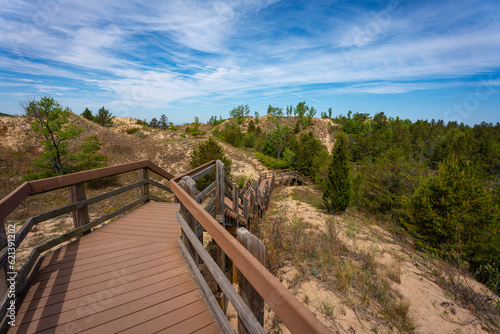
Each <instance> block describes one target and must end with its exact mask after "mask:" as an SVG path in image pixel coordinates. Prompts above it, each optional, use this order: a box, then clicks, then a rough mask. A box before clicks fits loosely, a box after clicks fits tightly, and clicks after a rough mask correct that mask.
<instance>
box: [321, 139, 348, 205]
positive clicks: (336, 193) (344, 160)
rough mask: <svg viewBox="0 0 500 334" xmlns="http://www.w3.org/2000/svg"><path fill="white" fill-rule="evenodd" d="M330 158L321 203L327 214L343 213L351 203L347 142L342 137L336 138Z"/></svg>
mask: <svg viewBox="0 0 500 334" xmlns="http://www.w3.org/2000/svg"><path fill="white" fill-rule="evenodd" d="M332 156H333V157H332V161H331V163H330V166H329V167H328V176H327V179H326V182H325V190H324V192H323V203H324V204H325V206H326V208H327V209H328V212H334V213H337V212H344V211H345V210H346V209H347V207H348V206H349V204H350V202H351V177H350V175H349V165H348V160H349V158H348V153H347V142H346V138H345V137H344V136H343V135H339V136H338V137H337V141H336V142H335V146H334V147H333V152H332Z"/></svg>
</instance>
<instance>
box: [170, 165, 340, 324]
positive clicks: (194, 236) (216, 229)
mask: <svg viewBox="0 0 500 334" xmlns="http://www.w3.org/2000/svg"><path fill="white" fill-rule="evenodd" d="M212 171H215V175H216V178H215V182H213V183H212V184H211V185H210V186H209V187H208V188H210V189H203V190H201V191H200V192H198V191H197V190H196V185H195V181H196V180H198V179H199V178H201V177H202V176H204V175H207V174H208V173H210V172H212ZM274 182H275V175H270V180H266V182H265V183H263V185H259V182H254V183H252V184H250V185H248V186H245V187H244V188H243V189H242V191H241V192H239V191H238V190H237V189H238V187H237V186H236V185H233V184H232V183H231V182H229V181H228V180H227V179H226V177H225V175H224V165H223V164H222V162H221V161H216V162H210V163H207V164H205V165H203V166H200V167H199V168H197V169H195V170H193V171H190V172H188V173H186V174H184V175H181V176H179V177H176V178H175V179H173V180H172V181H171V183H170V186H171V188H172V190H173V192H174V194H175V196H176V198H177V200H178V201H179V202H180V204H181V210H180V211H179V213H178V215H177V218H178V220H179V223H180V225H181V228H182V235H181V237H180V238H179V239H178V243H179V250H180V252H181V254H182V256H183V257H184V259H185V260H186V263H187V264H188V267H189V269H190V271H191V272H192V274H193V277H194V278H195V281H196V282H197V284H198V287H199V288H200V291H201V292H202V296H203V297H204V299H205V301H206V303H207V305H209V306H210V310H211V312H212V315H213V316H214V319H215V321H216V323H217V324H218V326H219V329H220V330H221V331H222V332H224V333H232V332H233V330H232V328H231V327H230V326H229V323H228V322H227V319H226V317H225V315H224V312H223V311H222V309H221V307H219V305H221V303H220V297H219V301H217V298H216V296H214V295H213V294H212V292H211V290H210V289H209V288H208V285H207V283H206V282H205V280H204V278H203V276H202V275H201V272H200V270H199V269H198V264H199V260H200V259H201V260H202V261H203V262H204V264H205V265H206V266H207V268H208V270H209V272H210V274H211V275H212V276H213V278H214V279H215V280H216V282H217V284H218V285H219V287H220V290H222V293H223V294H224V296H225V297H226V298H227V299H228V300H229V302H230V303H231V304H232V306H233V307H234V309H235V310H236V312H237V314H238V317H239V319H240V321H241V323H242V324H243V327H244V332H248V333H264V329H263V327H262V323H261V321H262V320H261V321H259V320H258V319H257V318H256V316H255V314H254V312H253V310H251V309H250V308H249V307H248V305H246V303H245V302H244V301H243V299H242V298H241V297H240V296H239V295H238V293H237V292H236V290H235V289H234V288H233V285H232V284H231V282H230V281H229V280H228V279H227V277H226V276H225V255H224V253H225V254H227V256H228V257H229V258H230V259H232V262H233V264H234V265H235V266H236V267H237V268H238V271H239V272H240V273H241V274H242V275H243V276H244V277H245V278H246V280H248V282H250V284H251V285H252V287H253V288H254V289H255V290H256V291H257V292H258V294H259V295H260V296H261V297H262V298H263V299H264V301H265V302H266V303H267V304H268V305H269V306H270V307H271V309H272V310H273V311H274V312H275V313H276V315H277V316H278V317H279V318H280V320H281V321H282V322H283V324H284V325H285V326H286V327H287V328H288V329H289V330H290V331H291V332H292V333H330V331H329V330H328V329H327V328H326V327H325V326H324V325H323V324H322V323H321V322H320V321H319V320H318V319H316V318H315V317H314V315H313V314H312V313H311V312H309V310H308V309H307V308H306V307H305V306H304V305H302V304H301V303H300V302H299V301H298V300H297V298H295V296H293V295H292V293H291V292H289V291H288V290H287V289H286V288H285V287H284V286H283V285H282V284H281V283H280V282H279V281H278V279H277V278H276V277H274V276H273V275H272V274H271V273H270V272H269V271H268V270H267V269H266V268H265V267H264V265H263V264H262V263H260V262H259V261H258V260H257V259H256V258H255V257H254V256H253V255H252V254H251V253H250V252H249V251H248V250H247V249H245V247H244V246H242V245H241V244H240V243H239V242H238V241H237V240H236V238H235V237H234V236H233V235H231V234H230V233H229V232H228V231H227V230H226V228H227V224H226V219H227V218H228V215H227V214H226V213H227V210H226V208H225V206H226V204H225V203H226V198H228V199H229V203H230V206H231V207H232V208H231V211H232V212H233V213H235V214H236V215H237V216H238V215H239V212H240V211H241V212H242V216H243V219H245V216H246V217H247V218H246V219H245V220H246V221H247V222H248V218H249V217H250V215H251V214H252V215H258V214H259V210H262V209H263V208H265V206H267V202H268V197H269V196H270V193H271V190H272V187H273V186H274ZM266 192H268V193H266ZM200 194H202V195H201V196H200ZM208 194H210V195H208ZM252 194H253V198H254V200H253V201H252V200H249V198H250V199H251V198H252ZM206 196H211V198H210V200H209V201H208V203H207V204H206V205H200V203H199V201H200V198H202V197H206ZM252 202H253V205H250V204H249V203H252ZM240 204H241V207H240ZM254 206H256V207H257V209H253V210H251V209H250V208H251V207H254ZM250 212H251V213H250ZM236 224H238V220H237V219H236ZM203 230H205V231H206V232H208V234H210V236H211V237H212V239H213V240H214V241H215V242H216V244H217V246H218V247H220V251H218V254H217V257H216V261H215V260H214V259H212V257H211V256H210V255H209V254H208V252H207V250H206V249H205V248H204V247H203V244H202V243H201V241H200V240H199V239H200V237H201V234H202V231H203ZM221 306H222V305H221Z"/></svg>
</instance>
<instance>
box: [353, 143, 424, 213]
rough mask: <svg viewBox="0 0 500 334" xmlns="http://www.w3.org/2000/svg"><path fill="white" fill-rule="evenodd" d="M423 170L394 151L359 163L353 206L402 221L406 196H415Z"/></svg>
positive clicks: (401, 153)
mask: <svg viewBox="0 0 500 334" xmlns="http://www.w3.org/2000/svg"><path fill="white" fill-rule="evenodd" d="M422 173H423V170H422V167H420V165H419V164H417V163H416V162H414V161H413V159H411V158H410V157H408V155H405V154H404V151H403V150H402V149H401V148H398V147H393V148H391V149H389V150H388V151H386V152H385V153H383V154H382V156H381V157H380V158H378V159H377V160H375V161H373V162H372V161H369V160H364V161H363V162H361V163H359V165H358V166H357V169H356V176H355V177H354V185H355V186H354V189H355V191H354V198H353V199H354V202H355V204H356V206H357V207H358V208H361V209H363V210H366V211H369V212H371V213H373V214H376V215H381V216H392V217H395V218H397V217H399V215H400V213H401V208H402V203H403V196H409V195H411V194H413V193H414V191H415V188H416V186H417V182H418V179H419V178H420V176H421V175H422Z"/></svg>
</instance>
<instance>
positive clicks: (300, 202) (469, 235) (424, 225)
mask: <svg viewBox="0 0 500 334" xmlns="http://www.w3.org/2000/svg"><path fill="white" fill-rule="evenodd" d="M229 114H230V115H231V116H232V117H231V118H229V119H223V118H222V117H221V116H216V115H214V116H212V117H210V119H209V120H208V121H207V123H203V122H202V121H200V119H199V117H195V119H194V122H192V123H187V124H184V125H174V124H172V123H171V122H169V121H168V117H167V116H166V115H165V114H162V115H159V116H158V117H157V118H156V117H155V118H153V119H151V121H149V122H148V121H146V120H137V119H131V118H124V117H113V116H112V111H110V110H108V109H106V108H105V107H104V106H103V107H102V108H101V109H99V111H98V112H97V114H95V115H94V113H93V112H92V111H91V110H89V109H88V108H87V109H85V110H84V111H83V112H82V113H81V116H80V115H77V114H74V113H73V112H71V110H70V109H69V108H67V107H65V108H63V107H62V106H61V105H59V104H58V103H57V102H56V101H55V100H54V99H52V98H48V97H45V98H42V99H40V100H39V101H35V100H30V101H28V102H27V103H26V104H25V115H24V116H23V117H7V116H2V117H1V118H0V121H1V124H0V131H1V132H0V134H1V135H2V136H3V137H4V138H5V140H4V142H3V143H2V144H1V145H0V151H1V152H0V153H2V158H1V160H0V171H1V173H2V176H3V178H2V181H1V182H2V191H1V195H2V197H3V196H5V195H7V194H8V193H9V192H10V191H12V190H13V189H14V188H15V187H16V186H18V185H19V184H20V183H22V182H23V181H24V180H30V179H34V178H39V177H48V176H52V175H60V174H65V173H71V172H76V171H81V170H87V169H93V168H98V167H101V166H105V165H115V164H120V163H125V162H131V161H137V160H143V159H149V160H151V161H153V162H155V163H157V164H158V165H160V166H162V167H163V168H165V170H167V171H169V172H171V173H173V174H174V175H175V174H179V173H182V172H184V171H187V170H189V169H191V168H193V167H195V166H199V165H201V164H203V163H205V162H206V161H208V160H210V159H212V157H213V156H217V157H220V159H227V161H232V163H231V173H228V175H229V176H230V177H231V178H232V181H233V182H237V183H239V184H241V185H243V182H244V181H245V180H246V179H256V178H258V176H259V173H261V172H263V171H268V170H280V169H292V170H296V171H299V172H300V173H302V174H304V175H306V176H309V177H310V178H311V179H312V180H314V183H315V185H314V186H311V187H301V190H299V191H295V190H294V189H292V188H290V189H291V190H278V194H279V196H278V195H276V196H278V197H275V198H274V199H273V201H274V204H273V205H275V211H274V212H273V210H270V213H269V216H268V217H267V218H265V219H264V220H263V221H262V223H261V225H259V226H258V228H257V229H256V230H255V231H253V232H254V233H256V234H257V235H259V236H260V237H261V238H262V239H263V240H264V241H265V242H266V246H267V247H268V253H269V254H268V257H269V261H268V263H267V265H268V266H269V267H270V268H271V269H272V270H273V271H274V273H275V274H276V275H281V274H283V272H282V270H283V269H284V268H288V267H287V266H289V265H291V266H293V267H294V268H295V269H293V270H295V271H297V273H298V274H297V277H298V278H296V279H295V278H290V277H288V279H289V281H290V282H295V283H293V284H292V285H293V286H295V287H297V289H298V290H297V293H299V291H303V290H300V289H299V287H300V286H302V287H303V286H305V285H307V284H310V282H311V280H313V281H315V282H316V281H317V282H319V283H317V284H320V283H321V284H323V285H321V286H323V287H326V288H325V289H327V290H328V289H330V290H329V291H335V294H336V295H335V296H337V297H338V298H340V299H342V300H344V299H343V298H346V299H345V300H344V301H343V302H342V303H340V302H339V303H340V304H338V308H340V311H339V312H340V313H339V314H346V313H349V312H347V311H346V309H344V308H347V309H350V310H352V312H354V313H353V314H355V315H356V317H355V318H358V320H359V322H360V323H361V324H365V325H366V324H371V325H370V326H374V324H379V325H380V326H382V328H384V329H385V330H387V331H393V329H391V328H396V329H397V331H400V332H419V331H418V324H417V322H415V320H412V318H415V315H413V316H410V314H411V312H410V311H409V310H411V309H412V307H414V310H415V309H416V307H417V306H416V305H413V306H412V304H411V303H412V301H411V300H407V299H404V297H403V296H402V295H398V293H397V290H398V289H397V288H396V289H393V288H392V286H393V285H394V284H396V285H398V284H399V287H400V288H401V289H403V288H402V285H403V283H401V281H402V280H403V281H404V279H403V278H401V277H404V276H405V274H404V273H402V272H399V273H398V274H397V275H396V278H394V279H392V278H390V276H391V274H389V273H385V274H384V275H385V276H384V277H385V278H383V279H382V278H380V277H381V276H380V275H381V274H380V272H381V270H382V271H384V272H386V270H389V268H396V267H394V266H396V264H397V266H398V267H397V268H399V269H398V270H399V271H401V270H402V269H401V268H402V264H401V263H406V264H407V265H408V266H410V265H414V264H415V263H425V265H424V266H425V268H427V269H425V270H423V269H421V268H420V269H421V270H422V271H421V273H422V275H423V276H425V277H426V279H427V280H428V281H432V282H433V284H436V285H438V286H439V287H440V289H442V290H440V291H442V293H443V295H447V296H451V297H450V299H451V300H453V301H454V303H456V305H457V306H456V307H458V306H460V307H461V308H462V309H463V310H469V311H467V312H469V313H467V314H468V316H470V318H468V319H469V320H470V323H468V324H467V326H469V325H471V324H472V325H473V326H472V325H471V326H472V327H461V328H469V329H470V328H474V330H476V329H477V330H478V331H479V332H481V331H489V332H495V331H498V330H500V316H499V314H500V301H499V299H498V294H499V293H500V283H499V282H500V187H499V173H500V123H496V124H492V123H481V124H476V125H472V126H471V125H466V124H463V123H462V124H458V123H456V122H448V123H445V122H444V121H442V120H430V121H429V120H418V121H411V120H408V119H400V118H397V117H396V118H392V117H387V116H386V115H385V114H384V113H382V112H381V113H377V114H375V115H373V116H371V115H369V114H366V113H353V112H351V111H349V112H347V114H346V115H342V114H341V115H334V114H333V112H332V109H331V108H330V109H328V111H327V112H324V111H323V112H321V113H320V116H321V118H317V117H316V116H317V114H318V111H317V110H316V109H315V108H314V107H312V106H308V105H307V104H306V102H300V103H298V104H297V105H296V106H286V107H285V109H283V108H281V107H275V106H271V105H269V107H268V109H267V113H266V115H263V116H259V114H258V113H257V112H252V110H250V108H249V107H248V105H240V106H238V107H236V108H234V109H232V110H231V111H229ZM251 115H252V116H251ZM209 178H210V175H209V176H207V179H206V180H201V182H200V183H204V184H205V185H207V184H208V182H210V180H209ZM115 181H116V182H119V180H115ZM104 186H107V185H104ZM199 186H200V187H201V185H199ZM280 196H281V197H280ZM285 197H286V198H290V200H289V202H287V203H288V204H286V205H284V206H283V205H281V204H280V203H281V202H280V201H282V199H283V198H285ZM280 205H281V206H280ZM287 206H293V207H295V208H296V211H295V213H287V214H285V213H283V216H282V217H281V218H280V217H277V216H276V212H280V211H279V210H285V211H286V207H287ZM305 207H307V208H308V210H309V211H308V213H307V214H305V213H304V215H302V216H297V215H298V212H300V211H301V210H302V208H305ZM285 211H283V212H285ZM316 216H317V217H320V222H318V223H317V224H316V223H314V221H315V220H316V219H317V218H314V217H316ZM280 219H281V220H280ZM353 222H356V224H360V225H359V226H363V227H362V228H360V229H359V230H356V229H353V228H352V226H351V225H350V224H354V223H353ZM266 224H268V225H266ZM315 224H316V225H315ZM273 226H274V227H275V228H278V227H279V228H281V232H282V233H278V234H276V233H277V230H276V229H273ZM314 226H316V227H314ZM378 229H382V230H383V231H384V232H383V233H382V232H381V234H384V233H387V234H388V235H390V237H388V238H389V239H390V240H391V242H390V244H391V247H392V248H391V249H398V252H400V253H401V254H403V255H397V256H396V255H395V254H396V253H394V254H393V255H391V259H392V260H391V261H395V262H394V263H395V264H394V266H389V265H388V264H387V263H379V262H377V261H378V260H376V259H374V258H371V256H373V255H370V252H371V251H367V250H366V249H363V247H364V246H359V245H358V243H359V244H365V241H362V240H361V239H359V238H360V236H361V235H362V236H363V238H366V239H370V238H371V237H370V236H369V235H370V233H372V232H373V230H378ZM287 233H289V234H287ZM294 236H295V237H294ZM299 237H300V238H299ZM276 238H283V239H282V240H281V243H276ZM287 238H291V239H287ZM294 238H296V239H294ZM299 239H300V242H298V241H297V240H299ZM273 240H274V241H273ZM294 240H295V241H294ZM346 240H347V241H348V242H351V243H352V244H356V247H354V248H352V247H351V246H349V245H347V246H339V245H344V244H345V243H346ZM356 240H357V241H356ZM363 240H364V239H363ZM273 242H274V243H273ZM334 243H335V246H333V244H334ZM322 245H326V246H325V247H327V249H329V250H328V252H334V253H335V254H333V253H329V255H328V254H326V253H324V252H326V250H325V248H320V247H323V246H322ZM395 245H396V246H397V247H396V246H395ZM358 246H359V247H358ZM297 247H303V248H297ZM328 247H330V248H328ZM332 247H333V248H332ZM335 247H340V248H338V249H337V248H335ZM370 247H371V246H370ZM382 248H383V247H382ZM300 252H303V254H302V253H301V254H302V255H303V257H300V259H299V257H298V256H294V255H293V254H297V253H300ZM360 252H361V253H360ZM377 252H378V251H374V252H372V253H377ZM394 252H395V251H394ZM388 253H389V251H382V252H381V255H380V256H381V258H384V256H386V255H387V254H388ZM384 254H385V255H384ZM391 254H392V253H391ZM398 254H399V253H398ZM422 254H423V255H422ZM302 255H301V256H302ZM280 259H282V260H280ZM339 263H341V264H339ZM391 263H393V262H391ZM421 266H422V265H421ZM381 268H382V269H381ZM412 268H413V267H412ZM443 268H446V270H445V269H443ZM335 270H338V271H335ZM349 270H351V274H352V277H351V278H350V279H351V281H349V284H347V285H346V286H340V285H339V284H340V283H339V282H342V281H344V280H346V279H347V278H346V277H345V276H342V274H341V273H349ZM408 270H409V269H408ZM295 271H294V272H295ZM288 272H289V271H288ZM419 272H420V271H419ZM280 273H281V274H280ZM283 275H285V274H283ZM356 275H359V277H357V276H356ZM285 276H286V275H285ZM285 276H283V277H285ZM332 277H334V278H335V279H334V280H332ZM356 277H357V278H356ZM361 277H364V278H361ZM386 278H387V279H386ZM472 278H474V279H476V280H478V281H479V282H480V283H482V284H484V285H485V286H486V287H487V288H488V289H489V290H484V289H483V287H481V288H477V286H478V284H479V283H477V282H475V281H474V283H470V282H471V279H472ZM294 280H295V281H294ZM398 281H399V283H398ZM374 282H376V283H374ZM374 284H375V285H376V286H377V287H380V286H382V285H383V286H386V285H387V286H386V288H384V289H385V290H384V291H386V292H384V293H387V295H384V296H381V295H380V294H378V295H377V291H375V290H372V289H374V288H375V286H372V285H374ZM363 287H365V288H366V287H370V289H368V288H366V289H365V292H363ZM322 289H323V288H322ZM391 291H392V292H391ZM485 291H487V292H485ZM300 293H303V292H300ZM350 293H353V295H352V296H350ZM363 293H366V296H365V297H366V298H367V299H366V300H364V301H363ZM495 294H496V295H495ZM403 295H404V293H403ZM346 296H347V297H346ZM398 296H399V297H398ZM303 298H304V299H305V298H306V297H303ZM309 298H312V296H308V297H307V299H308V300H309ZM332 298H333V297H332ZM349 298H350V299H349ZM384 298H393V299H394V298H395V299H396V300H400V301H401V303H400V304H398V305H396V304H394V305H389V304H387V303H386V302H385V301H384V300H383V299H384ZM398 298H399V299H398ZM447 298H448V297H447ZM348 300H350V302H351V304H349V302H348ZM315 303H318V304H317V305H315V307H314V308H315V309H317V312H319V313H321V314H323V315H324V316H325V321H327V322H329V323H332V324H333V325H332V326H336V325H339V324H341V323H342V321H341V320H336V318H335V317H334V316H333V314H336V313H335V312H337V311H335V312H334V308H335V307H336V306H335V305H337V304H331V305H330V304H328V303H326V302H325V303H324V304H322V302H321V300H316V301H315ZM405 303H409V304H408V305H407V304H405ZM318 305H319V306H318ZM342 305H343V306H342ZM355 305H358V306H355ZM405 309H406V311H405ZM342 310H343V311H342ZM390 310H392V311H391V312H395V313H398V312H399V313H398V314H399V315H397V314H389V311H390ZM445 311H446V312H452V311H451V310H445ZM356 312H361V315H360V314H357V313H356ZM370 312H372V313H373V314H376V315H373V314H371V313H370ZM384 312H385V313H384ZM413 312H416V311H413ZM436 312H437V311H436ZM440 312H444V311H442V310H441V311H440ZM460 312H462V311H460ZM463 312H466V311H463ZM441 316H443V314H441ZM359 317H361V320H360V319H359ZM443 317H444V318H446V315H444V316H443ZM388 319H389V320H388ZM457 321H458V320H457ZM335 324H336V325H335ZM275 325H276V324H275ZM462 325H463V324H462ZM273 326H274V325H273ZM276 326H277V325H276ZM276 326H275V327H273V328H277V327H276ZM339 326H340V327H335V328H336V329H339V328H341V327H342V326H341V325H339ZM363 326H364V325H361V327H360V328H361V329H362V331H364V330H366V328H364V327H363ZM464 326H465V325H464ZM332 328H333V327H332ZM342 328H343V327H342ZM363 328H364V330H363ZM373 328H375V329H376V328H377V327H376V326H375V327H373ZM373 328H372V331H373ZM347 329H348V328H347ZM339 330H340V329H339ZM367 332H368V331H367ZM375 332H377V331H376V330H375ZM431 332H432V331H431ZM436 333H437V331H436Z"/></svg>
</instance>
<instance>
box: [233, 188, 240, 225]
mask: <svg viewBox="0 0 500 334" xmlns="http://www.w3.org/2000/svg"><path fill="white" fill-rule="evenodd" d="M239 192H240V189H239V188H238V185H237V184H236V183H233V211H234V213H236V227H240V224H239V220H238V217H239V215H240V214H239V212H240V210H239V204H240V193H239Z"/></svg>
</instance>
